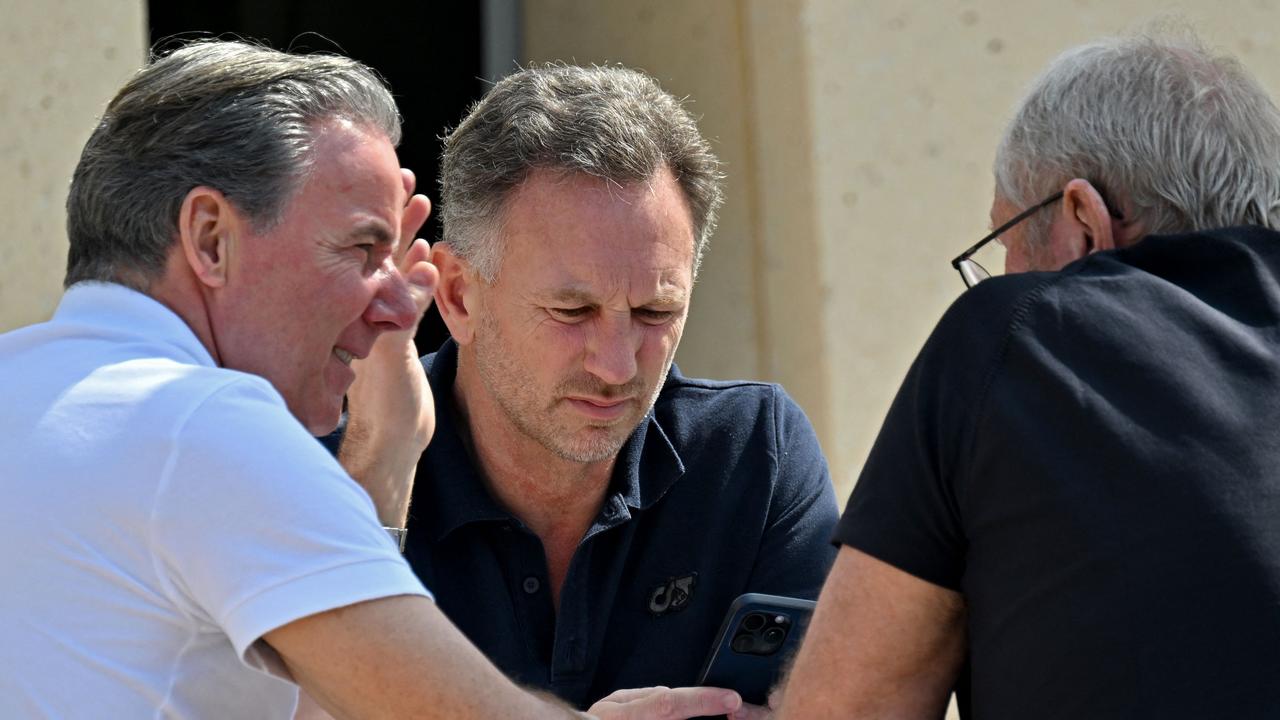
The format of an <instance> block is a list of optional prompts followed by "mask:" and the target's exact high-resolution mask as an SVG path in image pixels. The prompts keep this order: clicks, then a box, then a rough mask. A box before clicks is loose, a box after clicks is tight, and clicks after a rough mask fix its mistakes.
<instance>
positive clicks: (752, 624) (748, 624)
mask: <svg viewBox="0 0 1280 720" xmlns="http://www.w3.org/2000/svg"><path fill="white" fill-rule="evenodd" d="M765 622H766V620H765V616H764V615H761V614H760V613H751V614H750V615H748V616H746V617H745V618H743V620H742V627H743V629H745V630H747V631H749V632H756V631H758V630H759V629H760V628H762V627H764V624H765Z"/></svg>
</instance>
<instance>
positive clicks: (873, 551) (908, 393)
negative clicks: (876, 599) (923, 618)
mask: <svg viewBox="0 0 1280 720" xmlns="http://www.w3.org/2000/svg"><path fill="white" fill-rule="evenodd" d="M1046 282H1048V279H1047V277H1046V276H1045V275H1044V274H1041V273H1026V274H1023V275H1018V276H1004V277H999V278H993V279H991V280H987V281H985V282H983V283H982V284H980V285H978V286H976V287H974V288H972V289H971V290H969V291H968V292H966V293H965V294H964V295H962V296H961V297H960V299H958V300H957V301H956V302H955V303H954V304H953V305H952V306H951V308H950V309H949V310H948V311H947V313H946V314H945V315H944V316H943V318H942V319H941V320H940V321H939V323H938V325H937V327H936V328H934V331H933V333H932V334H931V335H930V337H929V339H928V341H926V343H925V345H924V348H923V349H922V350H921V351H920V354H919V355H918V356H917V357H916V360H915V362H914V363H912V365H911V368H910V370H908V372H907V377H906V379H905V380H904V381H903V383H902V387H901V388H900V389H899V390H898V394H897V396H896V397H895V398H894V401H893V404H892V405H891V406H890V409H889V414H888V415H887V417H886V418H885V421H884V425H883V426H881V429H880V434H879V436H878V437H877V438H876V441H875V444H874V445H873V446H872V449H871V453H870V455H869V456H868V457H867V461H866V463H865V465H864V466H863V469H862V474H861V475H860V476H859V478H858V482H857V484H856V485H855V486H854V489H853V493H852V494H851V495H850V497H849V502H848V504H847V505H846V506H845V510H844V514H843V516H842V517H841V519H840V524H839V525H838V527H837V529H836V533H835V541H836V542H838V543H842V544H845V545H849V546H850V547H854V548H857V549H858V550H861V551H862V552H865V553H867V554H869V555H871V556H873V557H875V558H878V559H880V560H883V561H884V562H887V563H889V564H890V565H893V566H894V567H897V568H898V569H900V570H903V571H905V572H908V573H910V574H912V575H915V576H916V577H919V578H921V579H923V580H926V581H928V582H931V583H934V584H935V585H939V586H942V587H945V588H948V589H952V590H959V589H960V584H961V580H962V578H963V576H964V571H965V555H966V552H967V549H968V546H967V538H966V533H965V524H964V512H963V508H964V505H965V501H966V498H965V491H966V483H965V478H966V473H967V472H968V471H969V469H970V468H969V465H968V458H969V455H970V450H971V446H972V442H973V440H974V427H975V424H976V419H977V417H978V415H979V413H980V412H981V411H982V407H981V406H982V403H983V400H984V398H985V393H986V390H987V388H988V387H989V386H990V384H991V382H992V381H993V380H994V378H995V376H996V374H997V372H998V370H999V363H1000V358H1001V354H1002V352H1003V350H1004V347H1005V345H1006V343H1007V340H1008V337H1009V334H1010V333H1011V332H1013V330H1014V328H1016V327H1017V326H1018V325H1019V323H1020V321H1021V317H1022V316H1023V315H1024V314H1025V311H1026V306H1027V304H1028V303H1029V302H1030V301H1031V300H1032V299H1033V298H1034V297H1035V296H1036V295H1037V294H1038V293H1039V292H1040V291H1041V289H1042V288H1043V287H1044V285H1045V283H1046Z"/></svg>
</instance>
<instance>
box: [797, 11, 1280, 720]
mask: <svg viewBox="0 0 1280 720" xmlns="http://www.w3.org/2000/svg"><path fill="white" fill-rule="evenodd" d="M995 175H996V193H995V201H994V203H993V205H992V211H991V215H992V221H993V225H997V226H998V228H997V229H996V231H995V232H993V233H991V235H989V236H988V237H986V238H984V239H983V240H982V241H981V242H980V243H978V244H977V245H975V246H974V247H973V248H970V249H969V250H967V251H966V252H965V253H963V254H961V255H960V256H959V257H958V258H956V260H955V261H954V262H953V265H954V266H955V267H956V268H957V269H958V270H959V271H960V274H961V276H962V277H963V279H964V281H965V284H966V285H968V286H969V287H970V288H971V289H970V290H969V291H968V292H966V293H965V294H964V295H963V296H961V297H960V299H959V300H957V302H956V303H955V305H954V306H953V307H952V308H951V309H950V310H949V311H948V312H947V313H946V315H945V316H944V317H943V318H942V320H941V322H940V323H939V324H938V327H937V328H936V330H935V331H934V333H933V335H932V337H931V338H930V339H929V341H928V342H927V344H926V345H925V347H924V349H923V350H922V351H921V354H920V356H919V357H918V359H917V360H916V362H915V364H914V365H913V367H912V368H911V370H910V372H909V374H908V376H907V379H906V381H905V383H904V385H903V388H902V390H901V392H900V393H899V395H898V397H897V399H896V400H895V402H894V404H893V407H892V408H891V410H890V411H889V415H888V417H887V419H886V421H885V424H884V427H883V429H882V430H881V433H880V437H879V438H878V440H877V442H876V444H875V447H874V449H873V450H872V452H871V455H870V457H869V459H868V461H867V463H866V466H865V469H864V471H863V474H862V476H861V478H860V480H859V482H858V485H857V487H856V489H855V490H854V492H853V494H852V496H851V498H850V500H849V504H848V507H847V508H846V511H845V514H844V516H843V518H842V520H841V524H840V526H839V528H838V530H837V533H836V539H837V541H838V542H839V543H840V544H841V545H842V548H841V550H840V554H839V557H838V559H837V561H836V564H835V567H834V569H833V571H832V574H831V575H830V577H829V578H828V581H827V584H826V585H825V587H824V589H823V592H822V596H821V599H820V601H819V605H818V609H817V611H816V614H815V616H814V619H813V623H812V624H811V626H810V629H809V633H808V636H807V640H806V643H805V645H804V648H803V649H802V650H801V652H800V654H799V657H798V658H797V662H796V665H795V670H794V672H793V674H792V677H791V679H790V682H789V684H788V686H787V688H786V693H785V701H784V704H783V708H782V716H783V717H785V718H788V719H791V718H825V717H941V716H942V714H943V712H944V709H945V707H946V704H947V699H948V696H949V694H950V693H951V691H952V689H953V688H955V689H957V691H958V694H959V697H960V701H961V702H960V705H961V712H962V715H963V716H967V717H978V718H987V717H992V718H1026V717H1034V718H1101V717H1124V718H1130V717H1160V718H1205V717H1230V718H1245V717H1274V716H1275V715H1276V713H1277V712H1280V682H1277V678H1280V431H1278V430H1277V428H1280V234H1277V233H1276V231H1275V228H1277V227H1278V226H1280V112H1278V111H1277V109H1276V107H1275V106H1274V105H1273V104H1272V102H1271V101H1270V100H1269V99H1268V97H1267V96H1266V94H1265V93H1264V92H1263V90H1262V89H1261V88H1260V87H1259V86H1258V85H1257V83H1256V82H1255V81H1254V80H1253V79H1252V78H1250V77H1249V75H1248V74H1247V72H1246V71H1245V70H1244V69H1243V68H1242V67H1241V66H1240V65H1239V64H1238V63H1237V62H1236V61H1234V60H1232V59H1230V58H1225V57H1219V56H1215V55H1213V54H1211V53H1209V52H1207V51H1206V50H1205V49H1203V47H1202V46H1201V45H1200V44H1199V43H1198V41H1196V40H1195V38H1194V37H1192V36H1190V34H1189V33H1184V32H1172V33H1160V34H1158V35H1157V36H1150V35H1145V36H1134V37H1126V38H1116V39H1108V40H1103V41H1100V42H1095V43H1091V44H1088V45H1084V46H1081V47H1078V48H1075V49H1073V50H1071V51H1069V52H1067V53H1066V54H1064V55H1063V56H1061V57H1059V58H1058V59H1057V60H1056V61H1054V63H1053V64H1052V65H1051V66H1050V67H1049V69H1048V70H1047V72H1046V73H1045V74H1044V75H1043V76H1041V78H1040V79H1039V80H1038V82H1037V83H1036V85H1035V86H1034V88H1033V89H1032V91H1031V93H1030V95H1029V96H1028V97H1027V98H1026V99H1025V100H1024V101H1023V102H1022V104H1021V106H1020V107H1019V109H1018V110H1017V112H1016V114H1015V117H1014V119H1013V121H1012V122H1011V124H1010V126H1009V127H1008V129H1007V130H1006V132H1005V135H1004V138H1003V140H1002V141H1001V144H1000V147H999V149H998V150H997V153H996V162H995ZM1104 189H1105V190H1104ZM1006 220H1007V222H1006ZM996 238H999V239H1000V241H1001V242H1002V244H1004V246H1005V247H1006V249H1007V256H1006V262H1005V270H1006V276H1005V277H999V278H993V279H989V280H988V279H985V278H986V276H987V273H986V271H985V270H983V269H982V268H981V267H979V266H977V265H976V264H975V263H973V261H972V260H971V256H972V254H973V253H974V251H976V249H977V248H978V247H981V245H983V244H984V243H987V242H990V241H991V240H994V239H996Z"/></svg>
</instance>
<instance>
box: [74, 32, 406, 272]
mask: <svg viewBox="0 0 1280 720" xmlns="http://www.w3.org/2000/svg"><path fill="white" fill-rule="evenodd" d="M331 119H342V120H347V121H350V122H352V123H356V124H361V125H364V126H368V127H371V128H373V129H376V130H378V131H380V132H382V133H383V134H385V135H386V137H387V139H388V140H389V141H390V142H391V143H392V144H398V143H399V140H400V116H399V113H398V112H397V110H396V106H395V101H394V100H393V99H392V97H391V94H390V92H389V91H388V90H387V87H386V86H385V84H384V83H383V82H382V80H381V79H379V77H378V76H377V74H376V73H374V71H372V70H371V69H369V68H368V67H366V66H364V65H361V64H360V63H358V62H356V61H354V60H351V59H348V58H343V57H336V56H332V55H292V54H288V53H282V52H277V51H275V50H270V49H268V48H263V47H258V46H255V45H251V44H248V43H243V42H227V41H199V42H193V43H189V44H187V45H184V46H182V47H180V48H178V49H177V50H174V51H173V52H171V53H169V54H167V55H164V56H161V57H155V58H153V59H152V61H151V62H150V63H149V64H148V65H147V66H146V67H144V68H142V69H141V70H139V71H138V72H137V74H135V75H134V77H133V78H132V79H131V80H130V81H129V82H128V83H127V84H126V85H125V86H124V87H123V88H121V90H120V92H119V93H117V94H116V96H115V98H114V99H112V101H111V103H110V104H109V105H108V106H107V109H106V112H105V113H104V114H103V116H102V119H101V120H100V121H99V122H98V125H97V127H96V128H95V129H94V131H93V134H92V135H91V136H90V138H89V141H88V143H86V144H85V147H84V150H83V152H82V153H81V155H80V162H79V164H78V165H77V166H76V169H75V173H74V175H73V176H72V181H71V191H70V195H69V196H68V198H67V235H68V239H69V240H70V244H71V248H70V252H69V253H68V257H67V275H66V279H65V281H64V282H65V284H66V285H67V286H70V285H72V284H73V283H76V282H79V281H81V280H104V281H109V282H116V283H120V284H124V285H127V286H130V287H133V288H135V289H139V290H146V289H147V287H148V286H149V285H150V283H151V282H153V281H155V280H156V279H158V278H159V277H160V276H161V275H162V274H163V272H164V266H165V261H166V257H167V255H168V252H169V250H170V248H171V247H172V246H173V243H174V241H175V238H176V233H177V219H178V212H179V210H180V209H181V207H182V202H183V200H184V198H185V197H186V195H187V193H188V192H190V190H191V189H192V188H194V187H196V186H199V185H207V186H209V187H212V188H214V189H217V190H219V191H220V192H222V193H223V194H224V195H225V196H226V197H227V199H228V200H229V201H230V202H231V203H232V204H233V205H234V206H235V207H236V208H237V209H239V210H240V211H242V212H244V213H245V214H246V216H247V217H248V218H249V220H250V222H251V223H252V224H253V225H254V226H255V228H257V229H259V230H265V229H269V228H270V227H271V226H272V225H273V224H274V223H275V222H277V221H278V220H279V217H280V215H281V214H282V213H283V211H284V209H285V206H286V203H287V201H288V200H289V199H290V198H291V197H292V196H293V194H294V193H295V192H296V191H297V190H298V189H299V188H300V187H301V186H302V185H303V184H304V182H305V180H306V178H307V176H308V174H309V172H310V169H311V167H312V165H313V162H314V158H313V157H312V152H311V151H312V148H313V146H314V141H315V139H316V129H317V126H318V125H319V124H321V123H323V122H324V121H327V120H331Z"/></svg>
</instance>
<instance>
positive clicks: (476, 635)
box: [405, 341, 837, 707]
mask: <svg viewBox="0 0 1280 720" xmlns="http://www.w3.org/2000/svg"><path fill="white" fill-rule="evenodd" d="M457 357H458V350H457V346H456V345H455V344H454V343H453V342H452V341H450V342H448V343H446V344H445V345H444V347H443V348H441V350H440V351H439V352H438V353H435V354H433V355H428V356H427V357H425V358H423V365H424V367H425V368H426V370H427V375H428V377H429V378H430V381H431V387H432V390H433V392H434V394H435V398H436V413H437V427H436V432H435V436H434V438H433V439H432V441H431V444H430V446H429V447H428V449H427V451H426V452H425V453H424V454H423V456H422V459H421V461H420V462H419V464H418V477H417V484H416V486H415V488H414V496H413V504H412V506H411V510H410V519H409V537H408V546H407V547H406V549H405V556H406V557H407V558H408V560H409V562H410V563H411V564H412V565H413V567H414V569H415V570H416V571H417V573H418V575H419V577H421V578H422V581H423V582H424V583H425V584H426V585H427V587H428V588H430V589H431V591H432V592H433V593H434V594H435V596H436V600H437V602H438V604H439V606H440V608H441V609H442V610H443V611H444V613H445V614H446V615H447V616H448V617H449V618H450V619H451V620H452V621H453V622H454V623H455V624H456V625H457V626H458V627H459V628H460V629H461V630H462V632H463V633H465V634H466V635H467V637H468V638H470V639H471V641H472V642H473V643H475V644H476V645H477V646H478V647H479V648H480V649H481V650H482V651H483V652H484V653H485V654H486V655H487V656H488V657H489V659H490V660H492V661H493V662H494V663H495V664H496V665H497V666H498V667H499V668H501V669H502V670H503V671H504V672H506V673H507V674H508V675H510V676H511V677H512V678H513V679H514V680H516V681H517V682H519V683H522V684H524V685H528V686H533V687H537V688H543V689H546V690H549V691H551V692H553V693H555V694H556V695H558V696H560V697H561V698H563V699H565V700H566V701H568V702H570V703H572V704H574V705H577V706H579V707H585V706H587V705H590V704H591V703H592V702H595V701H596V700H598V699H600V698H601V697H603V696H605V695H607V694H609V693H611V692H613V691H614V690H618V689H621V688H631V687H646V686H651V685H668V686H681V685H692V684H695V683H696V682H697V680H698V672H699V671H700V670H701V667H702V664H703V661H704V660H705V659H706V655H707V652H708V650H709V649H710V647H711V644H712V642H713V641H714V639H715V634H716V632H717V631H718V630H719V627H720V624H721V622H722V620H723V619H724V615H725V612H726V611H727V610H728V608H729V605H730V604H731V603H732V602H733V600H734V598H736V597H737V596H738V595H740V594H742V593H745V592H762V593H772V594H776V595H791V596H796V597H803V598H814V597H816V596H817V593H818V590H819V589H820V588H821V585H822V581H823V579H824V578H825V576H826V573H827V570H828V568H829V566H830V564H831V561H832V560H833V558H834V548H833V547H832V546H831V545H830V544H829V540H830V538H831V534H832V532H833V530H834V528H835V523H836V519H837V509H836V502H835V497H834V493H833V490H832V486H831V479H830V476H829V475H828V472H827V465H826V461H825V460H824V459H823V456H822V452H821V450H820V449H819V447H818V441H817V438H816V436H815V435H814V432H813V428H812V427H811V426H810V424H809V421H808V420H807V419H806V418H805V416H804V413H803V412H802V411H801V410H800V408H799V407H798V406H797V405H796V404H795V402H794V401H792V400H791V399H790V398H789V397H788V396H787V395H786V393H785V392H783V391H782V389H781V388H780V387H778V386H777V385H770V384H765V383H757V382H709V381H706V380H693V379H689V378H685V377H683V376H682V375H680V373H679V371H678V370H677V369H676V368H675V367H672V369H671V372H670V374H669V375H668V377H667V380H666V384H665V385H664V387H663V389H662V392H661V394H660V395H659V396H658V400H657V402H656V403H655V405H654V409H653V411H652V412H651V413H650V414H649V415H648V416H647V417H646V418H645V419H644V420H643V421H642V422H641V423H640V426H639V427H638V428H637V429H636V430H635V432H634V433H633V434H632V435H631V437H630V438H629V439H628V440H627V442H626V444H625V445H624V446H623V447H622V450H621V452H620V454H619V456H618V461H617V464H616V466H615V469H614V475H613V481H612V486H611V488H610V490H609V493H608V494H607V495H606V497H605V501H604V505H603V507H602V508H601V509H600V514H599V516H598V517H597V518H596V520H595V522H594V523H593V524H592V526H591V528H590V529H589V530H588V531H587V533H586V535H585V536H584V537H583V539H582V542H581V544H579V546H578V549H577V551H576V552H575V553H574V556H573V560H572V562H571V563H570V565H569V571H568V575H567V577H566V578H565V581H564V587H563V589H562V590H561V593H560V611H559V614H558V615H557V613H556V612H555V609H554V607H553V605H552V602H551V593H550V589H549V588H548V587H547V564H546V559H545V556H544V554H543V549H542V543H541V542H540V541H539V540H538V538H537V536H535V535H534V534H533V533H532V532H531V531H529V530H528V529H527V528H526V527H525V526H524V525H523V524H522V523H521V522H520V521H519V520H518V519H516V518H515V517H513V516H512V515H511V514H510V513H509V512H507V511H506V510H504V509H503V508H502V507H500V506H499V505H498V504H497V503H496V502H495V501H494V500H493V499H492V498H491V497H490V496H489V494H488V493H487V491H486V490H485V489H484V486H483V485H482V484H481V480H480V478H479V476H478V474H477V469H476V467H475V465H474V463H473V461H472V458H471V456H470V454H469V453H468V451H467V449H466V446H465V445H464V443H463V439H462V436H461V435H460V434H459V428H458V427H457V423H458V421H459V416H458V415H457V414H456V413H455V411H454V409H453V403H452V397H453V383H454V377H455V373H456V370H457Z"/></svg>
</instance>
